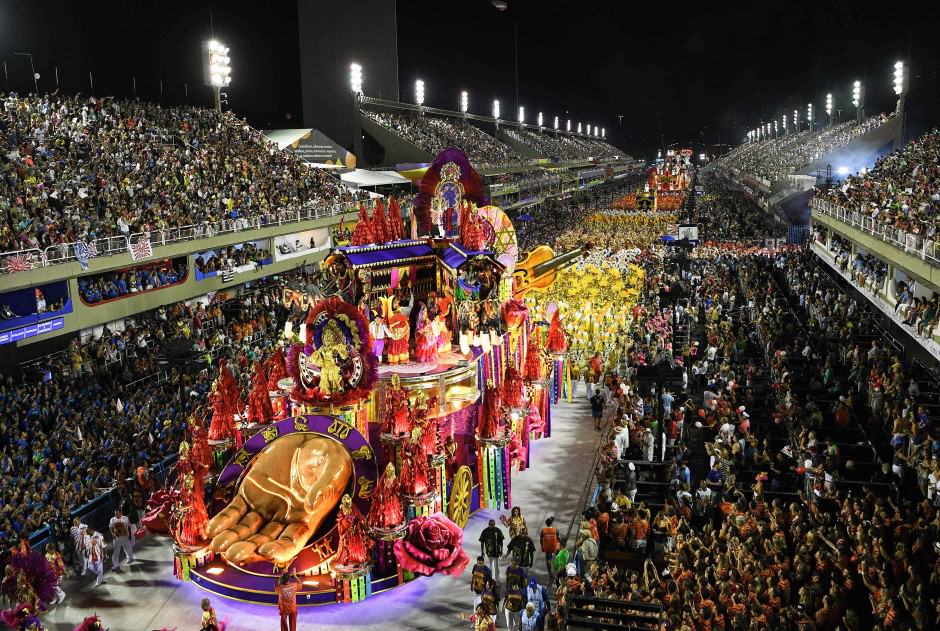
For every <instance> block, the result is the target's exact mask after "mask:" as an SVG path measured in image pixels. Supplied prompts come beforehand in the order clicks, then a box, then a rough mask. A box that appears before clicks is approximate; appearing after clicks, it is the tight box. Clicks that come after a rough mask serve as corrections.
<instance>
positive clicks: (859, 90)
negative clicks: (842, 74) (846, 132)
mask: <svg viewBox="0 0 940 631" xmlns="http://www.w3.org/2000/svg"><path fill="white" fill-rule="evenodd" d="M852 105H854V106H855V120H857V121H859V122H861V121H862V120H864V118H865V86H863V85H862V82H861V81H856V82H855V83H853V84H852Z"/></svg>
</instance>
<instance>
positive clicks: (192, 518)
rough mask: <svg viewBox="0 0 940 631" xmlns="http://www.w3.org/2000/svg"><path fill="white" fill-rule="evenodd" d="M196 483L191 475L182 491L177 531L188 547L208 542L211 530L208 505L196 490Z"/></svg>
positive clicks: (184, 481)
mask: <svg viewBox="0 0 940 631" xmlns="http://www.w3.org/2000/svg"><path fill="white" fill-rule="evenodd" d="M195 486H196V483H195V481H194V480H193V476H192V475H191V474H189V475H187V476H186V477H185V478H184V480H183V485H182V488H181V489H180V503H179V507H180V508H179V510H180V521H179V525H178V526H177V530H176V537H177V539H178V540H179V541H180V542H181V543H184V544H186V545H188V546H198V545H201V544H203V543H205V541H206V531H207V529H208V528H209V515H208V513H207V512H206V503H205V500H204V499H203V496H202V494H201V493H197V492H196V489H195Z"/></svg>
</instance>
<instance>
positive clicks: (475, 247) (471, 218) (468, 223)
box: [460, 204, 486, 252]
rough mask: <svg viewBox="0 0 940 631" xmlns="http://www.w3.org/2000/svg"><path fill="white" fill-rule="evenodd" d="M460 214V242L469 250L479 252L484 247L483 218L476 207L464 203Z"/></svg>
mask: <svg viewBox="0 0 940 631" xmlns="http://www.w3.org/2000/svg"><path fill="white" fill-rule="evenodd" d="M460 214H461V223H460V243H462V244H463V246H464V247H465V248H467V250H470V251H471V252H479V251H480V250H482V249H483V248H484V247H486V232H485V231H484V229H483V219H482V218H481V217H480V213H479V212H477V209H476V208H475V207H473V206H471V205H470V204H466V205H465V206H464V207H463V212H462V213H460Z"/></svg>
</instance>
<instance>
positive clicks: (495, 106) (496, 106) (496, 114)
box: [493, 99, 499, 120]
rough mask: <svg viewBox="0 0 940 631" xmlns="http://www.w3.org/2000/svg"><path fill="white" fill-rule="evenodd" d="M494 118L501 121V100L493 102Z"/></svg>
mask: <svg viewBox="0 0 940 631" xmlns="http://www.w3.org/2000/svg"><path fill="white" fill-rule="evenodd" d="M493 118H495V119H496V120H499V99H496V100H494V101H493Z"/></svg>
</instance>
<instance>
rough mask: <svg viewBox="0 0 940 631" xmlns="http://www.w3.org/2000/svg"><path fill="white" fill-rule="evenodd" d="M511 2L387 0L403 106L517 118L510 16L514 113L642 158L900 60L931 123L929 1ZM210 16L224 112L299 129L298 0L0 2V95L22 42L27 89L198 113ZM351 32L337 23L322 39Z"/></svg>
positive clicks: (842, 99)
mask: <svg viewBox="0 0 940 631" xmlns="http://www.w3.org/2000/svg"><path fill="white" fill-rule="evenodd" d="M337 1H339V0H337ZM508 4H509V9H508V10H507V11H505V12H500V11H498V10H496V9H495V8H494V7H493V6H491V4H490V1H489V0H472V1H463V2H456V1H455V2H441V1H440V0H438V1H436V2H430V1H424V0H399V3H398V5H399V6H398V14H399V17H398V44H399V65H400V70H399V80H400V85H401V88H402V92H403V94H402V97H403V98H404V99H406V100H409V101H410V100H412V99H413V87H412V86H413V83H414V79H415V78H421V79H423V80H424V82H425V86H426V104H427V105H432V106H438V107H443V108H447V109H456V107H457V98H458V94H459V92H460V91H461V90H468V91H469V92H470V109H471V111H472V112H476V113H480V114H489V112H490V108H491V103H492V100H493V99H494V98H499V100H500V102H501V104H502V110H503V116H504V117H505V118H510V117H511V118H515V107H514V104H513V102H514V65H513V30H514V29H513V23H514V21H515V23H517V24H518V34H519V94H520V103H521V104H522V105H524V106H525V108H526V115H527V119H528V120H529V121H530V122H534V120H535V116H536V113H537V112H538V111H540V110H541V111H543V112H544V114H545V121H546V124H549V125H550V124H551V120H552V118H553V117H554V116H555V115H558V116H560V117H561V118H562V120H563V121H564V119H565V118H568V117H570V118H571V119H572V121H573V122H574V124H575V126H576V124H577V122H578V121H581V122H585V123H592V124H597V125H600V126H603V127H605V128H606V129H607V136H608V139H609V140H611V141H612V142H614V144H617V145H619V146H621V147H623V148H625V149H626V150H628V151H629V152H632V153H634V154H635V155H639V156H641V157H646V158H649V157H652V155H653V154H654V153H655V150H656V148H657V147H659V146H660V144H661V143H662V144H665V146H667V147H668V146H670V145H672V144H673V143H676V144H678V145H681V146H691V147H693V148H694V149H695V150H696V152H698V151H699V150H701V149H702V147H703V145H706V144H707V145H712V144H714V143H718V142H721V143H728V142H732V143H733V144H736V143H737V142H740V140H741V138H743V136H744V134H745V133H746V132H747V130H749V129H751V128H753V127H755V126H756V125H757V124H758V123H760V122H761V121H762V120H767V121H769V120H774V119H778V120H779V118H780V116H781V115H782V114H783V113H787V114H788V115H789V116H792V112H793V109H794V108H798V109H799V110H800V113H801V117H802V116H803V115H804V114H805V110H806V104H807V103H808V102H810V101H812V102H813V104H814V109H815V110H816V112H817V115H819V116H824V115H825V114H824V111H823V110H824V107H825V94H826V92H830V91H831V92H833V93H834V95H835V99H836V107H837V108H838V109H842V110H843V111H842V117H843V118H847V117H852V116H854V108H853V107H852V106H851V104H850V103H849V101H850V99H851V97H850V95H849V92H850V86H851V83H852V81H853V80H855V79H860V80H862V81H863V82H864V83H865V85H866V91H867V103H866V111H867V113H869V114H871V113H875V112H877V111H890V110H891V109H893V108H894V101H895V99H894V95H893V93H892V91H891V79H892V66H893V64H894V62H895V61H897V60H898V59H908V60H909V62H910V65H911V74H912V86H911V92H910V94H909V99H908V106H909V112H910V113H911V116H910V119H909V125H908V129H909V132H910V133H916V132H918V131H920V130H923V129H924V128H925V127H928V126H934V125H937V124H938V123H940V107H936V106H937V105H938V104H940V98H938V97H940V87H938V86H940V82H938V80H937V79H938V67H937V66H938V62H937V60H938V59H940V37H938V36H937V35H936V32H935V31H936V24H937V17H938V15H937V13H938V9H937V8H933V9H927V8H922V7H929V6H934V7H936V5H937V3H896V4H894V5H891V4H885V3H881V4H880V7H881V8H880V9H878V10H875V9H873V8H871V6H870V4H869V3H860V2H819V1H817V2H805V1H800V2H783V1H780V0H778V1H777V2H723V3H704V2H698V3H694V4H692V3H682V2H678V3H645V4H640V3H634V2H561V1H544V0H542V1H537V0H531V1H528V2H522V1H519V0H508ZM915 5H919V6H917V7H916V9H915ZM719 7H720V8H719ZM887 8H892V9H897V10H895V11H893V12H892V13H889V12H888V11H887ZM210 10H211V13H212V25H213V27H214V32H215V34H216V36H217V37H219V38H220V39H222V40H224V41H225V42H226V44H228V45H229V46H230V47H231V49H232V52H231V57H232V65H233V77H232V85H231V88H230V90H229V104H230V106H231V108H233V109H234V110H235V111H236V112H237V113H239V114H241V115H244V116H246V117H247V118H248V119H249V121H250V122H251V123H252V124H253V125H255V126H257V127H262V128H268V127H290V126H300V119H301V115H300V112H301V104H300V80H299V77H300V64H299V62H298V43H297V42H298V36H299V35H298V33H297V12H296V4H295V2H264V3H261V2H242V1H234V2H215V3H209V2H198V1H190V2H178V1H174V0H170V1H165V2H126V1H125V2H117V1H112V0H100V1H98V2H94V3H84V2H62V1H58V2H56V1H45V0H44V1H40V0H36V1H33V2H23V1H16V0H0V55H2V59H3V60H4V61H5V62H6V64H7V72H8V77H9V78H8V81H7V84H5V85H4V86H3V87H4V88H6V87H7V86H9V87H10V88H11V89H19V90H23V89H26V88H30V87H31V86H30V85H29V80H30V70H29V61H28V59H27V58H25V57H18V56H14V55H13V53H14V52H31V53H32V54H33V56H34V62H35V65H36V70H37V72H39V73H40V74H41V78H40V80H39V82H40V89H41V90H49V89H52V88H54V86H55V69H56V68H58V73H59V83H60V87H61V89H62V90H63V91H67V92H76V91H81V92H82V93H88V91H89V80H88V72H89V71H91V72H92V73H93V76H94V82H95V93H96V94H98V95H103V94H108V95H118V96H129V95H130V94H131V93H132V85H133V84H132V77H136V78H137V94H138V96H140V97H141V98H145V99H151V100H159V99H160V90H159V81H160V80H161V79H162V80H163V100H164V102H166V103H174V104H175V103H182V102H183V101H184V99H185V93H184V83H188V85H189V98H188V101H189V103H201V104H204V105H206V106H210V105H211V93H210V91H209V89H208V88H206V87H204V86H203V85H202V68H201V57H200V54H201V53H200V49H199V44H200V42H201V40H202V39H204V38H205V37H206V36H207V35H209V33H210ZM389 28H393V25H389ZM350 37H355V34H354V33H338V34H337V41H336V47H338V48H342V46H343V41H344V40H345V39H346V38H350ZM908 51H910V53H909V54H908ZM364 72H365V74H366V77H367V80H366V87H365V92H366V94H368V92H369V91H368V68H365V69H364ZM337 89H345V86H338V87H337ZM931 106H933V107H931ZM618 115H623V122H622V126H621V124H620V123H619V121H618ZM305 122H306V124H307V125H309V126H316V121H305ZM562 124H564V123H562ZM910 133H909V135H910ZM710 151H711V149H710Z"/></svg>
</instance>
